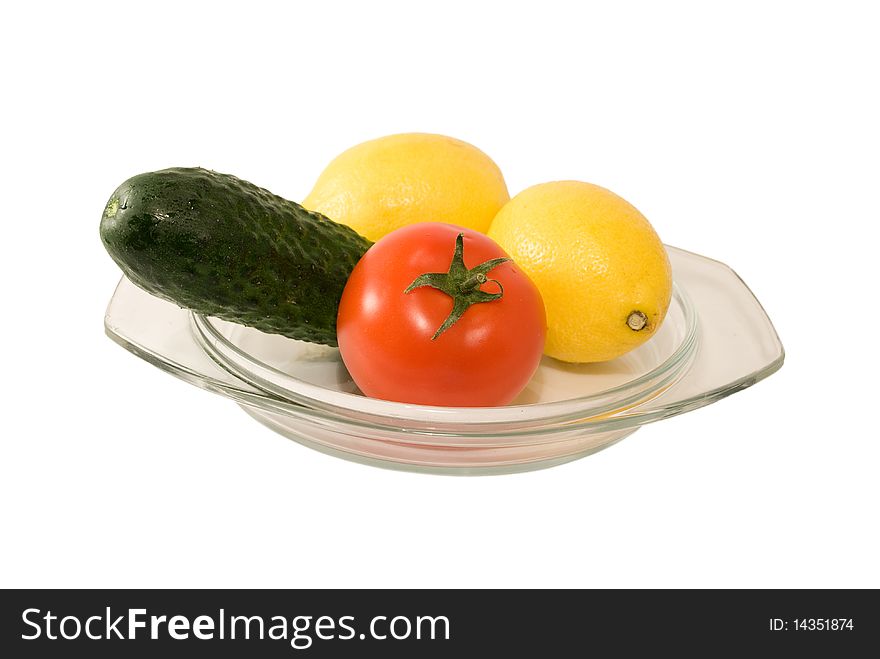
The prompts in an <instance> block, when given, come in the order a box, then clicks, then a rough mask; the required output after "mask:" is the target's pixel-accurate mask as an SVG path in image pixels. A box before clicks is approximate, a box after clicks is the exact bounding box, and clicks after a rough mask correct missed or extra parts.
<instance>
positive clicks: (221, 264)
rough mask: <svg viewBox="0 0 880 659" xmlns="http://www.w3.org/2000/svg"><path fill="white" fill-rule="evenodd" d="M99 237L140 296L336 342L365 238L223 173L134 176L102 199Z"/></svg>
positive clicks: (269, 329) (292, 335)
mask: <svg viewBox="0 0 880 659" xmlns="http://www.w3.org/2000/svg"><path fill="white" fill-rule="evenodd" d="M100 233H101V240H102V241H103V243H104V246H105V247H106V248H107V251H108V252H109V253H110V256H111V257H113V260H114V261H116V263H117V264H118V265H119V267H120V268H122V271H123V272H124V273H125V275H126V276H127V277H128V278H129V279H130V280H131V281H132V282H134V283H135V284H137V285H138V286H140V287H141V288H143V289H144V290H146V291H147V292H149V293H152V294H153V295H156V296H158V297H161V298H164V299H166V300H170V301H171V302H174V303H175V304H177V305H178V306H180V307H183V308H186V309H192V310H193V311H196V312H198V313H200V314H204V315H207V316H215V317H217V318H221V319H223V320H228V321H232V322H235V323H240V324H242V325H247V326H249V327H254V328H256V329H258V330H261V331H263V332H269V333H272V334H282V335H284V336H287V337H290V338H292V339H299V340H302V341H310V342H312V343H322V344H326V345H331V346H335V345H336V312H337V308H338V306H339V299H340V298H341V297H342V290H343V288H344V287H345V283H346V281H348V277H349V275H350V274H351V271H352V269H353V268H354V266H355V264H356V263H357V262H358V261H359V260H360V258H361V256H363V254H364V252H366V251H367V249H368V248H369V247H370V245H371V243H370V241H369V240H367V239H366V238H363V237H362V236H360V235H358V234H357V233H356V232H355V231H354V230H352V229H350V228H349V227H346V226H344V225H341V224H337V223H336V222H333V221H331V220H329V219H328V218H326V217H324V216H323V215H321V214H320V213H313V212H311V211H308V210H306V209H305V208H303V207H302V206H300V205H299V204H297V203H295V202H292V201H288V200H287V199H283V198H282V197H279V196H277V195H274V194H272V193H271V192H269V191H267V190H264V189H262V188H259V187H257V186H256V185H254V184H252V183H248V182H247V181H243V180H241V179H239V178H236V177H235V176H230V175H228V174H218V173H217V172H213V171H209V170H206V169H200V168H174V169H164V170H161V171H158V172H149V173H146V174H139V175H138V176H134V177H132V178H130V179H128V180H127V181H126V182H125V183H123V184H122V185H120V186H119V188H117V190H116V192H114V193H113V195H112V196H111V197H110V200H109V201H108V202H107V205H106V207H105V208H104V214H103V216H102V217H101V230H100Z"/></svg>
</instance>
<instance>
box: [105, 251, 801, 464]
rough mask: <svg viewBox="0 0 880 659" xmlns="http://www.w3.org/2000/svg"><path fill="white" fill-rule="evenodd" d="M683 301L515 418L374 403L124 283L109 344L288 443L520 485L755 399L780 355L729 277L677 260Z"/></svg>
mask: <svg viewBox="0 0 880 659" xmlns="http://www.w3.org/2000/svg"><path fill="white" fill-rule="evenodd" d="M667 249H668V252H669V257H670V259H671V261H672V266H673V273H674V278H675V291H674V295H673V302H672V305H671V307H670V311H669V314H668V316H667V319H666V321H665V322H664V324H663V327H662V328H661V329H660V331H659V332H658V333H657V335H656V336H654V337H653V338H652V339H651V340H650V341H648V342H647V343H646V344H644V345H643V346H641V347H640V348H638V349H636V350H634V351H632V352H630V353H628V354H627V355H624V356H623V357H621V358H619V359H616V360H613V361H611V362H606V363H603V364H590V365H572V364H564V363H562V362H558V361H556V360H553V359H549V358H545V359H544V360H543V361H542V363H541V366H540V367H539V369H538V372H537V373H536V374H535V377H534V378H533V379H532V382H531V383H530V385H529V386H528V387H527V388H526V390H525V391H524V392H523V393H522V394H521V395H520V397H519V398H518V399H517V400H516V401H514V402H513V404H511V405H509V406H505V407H494V408H449V407H430V406H422V405H407V404H401V403H394V402H390V401H383V400H376V399H371V398H366V397H364V396H362V395H361V394H360V392H358V390H357V387H356V386H355V385H354V383H353V382H352V380H351V378H350V377H349V376H348V373H347V371H346V370H345V367H344V365H343V364H342V361H341V360H340V358H339V352H338V350H336V349H334V348H329V347H326V346H317V345H314V344H308V343H303V342H299V341H293V340H291V339H287V338H284V337H281V336H276V335H269V334H264V333H262V332H259V331H257V330H254V329H252V328H247V327H243V326H240V325H236V324H233V323H227V322H224V321H220V320H217V319H213V318H205V317H202V316H199V315H197V314H193V313H191V312H189V311H186V310H183V309H180V308H178V307H176V306H175V305H173V304H171V303H169V302H166V301H164V300H160V299H158V298H155V297H153V296H151V295H149V294H148V293H146V292H144V291H142V290H141V289H139V288H137V287H136V286H134V285H133V284H132V283H131V282H129V281H128V280H127V279H125V278H123V279H122V280H121V281H120V283H119V286H118V287H117V289H116V292H115V293H114V295H113V298H112V300H111V301H110V305H109V307H108V309H107V315H106V318H105V327H106V331H107V334H108V335H109V336H110V337H111V338H112V339H114V340H115V341H116V342H118V343H120V344H121V345H122V346H124V347H125V348H127V349H128V350H130V351H131V352H133V353H134V354H136V355H138V356H140V357H142V358H143V359H145V360H147V361H149V362H150V363H152V364H154V365H156V366H158V367H159V368H162V369H163V370H165V371H167V372H170V373H172V374H174V375H177V376H178V377H181V378H183V379H185V380H187V381H188V382H191V383H193V384H195V385H197V386H200V387H202V388H204V389H208V390H210V391H214V392H216V393H220V394H222V395H224V396H227V397H229V398H231V399H232V400H234V401H236V402H237V403H239V404H240V405H241V406H242V407H243V408H244V410H245V411H246V412H248V413H249V414H250V415H251V416H253V417H255V418H256V419H257V420H259V421H260V422H261V423H263V424H264V425H266V426H268V427H270V428H272V429H273V430H275V431H277V432H279V433H281V434H282V435H284V436H286V437H289V438H291V439H294V440H296V441H299V442H301V443H303V444H306V445H308V446H310V447H312V448H315V449H318V450H321V451H324V452H327V453H331V454H333V455H337V456H339V457H344V458H348V459H352V460H356V461H359V462H366V463H368V464H374V465H378V466H385V467H392V468H400V469H410V470H417V471H430V472H439V473H456V474H482V473H510V472H516V471H524V470H528V469H537V468H542V467H548V466H552V465H555V464H560V463H562V462H567V461H569V460H573V459H576V458H579V457H583V456H585V455H589V454H590V453H593V452H595V451H597V450H599V449H602V448H605V447H607V446H610V445H611V444H613V443H614V442H616V441H619V440H620V439H622V438H623V437H625V436H627V435H629V434H630V433H632V432H634V431H635V430H637V429H638V428H639V427H640V426H642V425H644V424H646V423H650V422H652V421H657V420H659V419H663V418H666V417H669V416H674V415H676V414H681V413H683V412H687V411H689V410H692V409H696V408H698V407H702V406H704V405H708V404H709V403H712V402H714V401H716V400H719V399H721V398H723V397H725V396H728V395H730V394H732V393H735V392H736V391H739V390H741V389H744V388H746V387H748V386H750V385H752V384H754V383H755V382H758V381H759V380H761V379H763V378H765V377H767V376H768V375H770V374H771V373H773V372H775V371H776V370H777V369H779V368H780V366H781V365H782V362H783V359H784V351H783V348H782V345H781V343H780V341H779V338H778V336H777V335H776V332H775V330H774V329H773V325H772V324H771V322H770V320H769V318H768V317H767V315H766V313H765V312H764V310H763V308H762V307H761V305H760V303H759V302H758V301H757V299H755V297H754V295H753V294H752V293H751V291H750V290H749V289H748V287H747V286H746V285H745V284H744V283H743V281H742V280H741V279H740V278H739V277H738V276H737V275H736V273H734V272H733V271H732V270H731V269H730V268H728V267H727V266H726V265H724V264H722V263H719V262H717V261H713V260H711V259H708V258H705V257H702V256H699V255H696V254H692V253H690V252H686V251H684V250H681V249H677V248H673V247H668V248H667Z"/></svg>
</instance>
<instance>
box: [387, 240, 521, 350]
mask: <svg viewBox="0 0 880 659" xmlns="http://www.w3.org/2000/svg"><path fill="white" fill-rule="evenodd" d="M507 261H510V259H509V258H507V257H502V258H497V259H489V260H488V261H484V262H483V263H481V264H480V265H478V266H475V267H473V268H471V269H470V270H468V268H467V266H466V265H465V264H464V234H463V233H460V234H458V236H456V238H455V250H454V251H453V253H452V262H451V263H450V264H449V270H448V271H447V272H426V273H425V274H422V275H419V276H418V277H416V278H415V280H414V281H413V283H411V284H410V285H409V286H408V287H407V288H406V290H405V291H404V294H406V293H409V292H410V291H412V290H415V289H416V288H421V287H422V286H430V287H431V288H436V289H437V290H438V291H442V292H444V293H446V294H447V295H448V296H449V297H451V298H452V311H451V312H449V315H448V316H447V317H446V320H444V321H443V324H442V325H440V327H438V328H437V331H436V332H434V336H432V337H431V340H432V341H433V340H435V339H436V338H437V337H438V336H440V335H441V334H443V332H445V331H446V330H448V329H449V328H450V327H452V326H453V325H454V324H455V323H456V322H458V320H459V318H461V317H462V316H463V315H464V312H465V311H467V310H468V309H469V308H470V307H471V305H474V304H480V303H482V302H492V301H494V300H499V299H501V297H502V296H503V295H504V287H503V286H502V285H501V282H500V281H498V280H497V279H489V278H488V277H487V276H486V274H487V273H488V272H489V271H490V270H492V269H493V268H496V267H497V266H499V265H501V264H502V263H505V262H507ZM489 282H492V283H495V284H498V292H497V293H489V292H487V291H484V290H481V289H480V286H482V285H483V284H486V283H489Z"/></svg>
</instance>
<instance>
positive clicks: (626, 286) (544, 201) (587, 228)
mask: <svg viewBox="0 0 880 659" xmlns="http://www.w3.org/2000/svg"><path fill="white" fill-rule="evenodd" d="M489 237H490V238H492V239H493V240H495V242H497V243H498V244H499V245H501V247H502V248H503V249H504V250H505V251H506V252H507V253H508V254H509V255H510V256H511V257H512V258H513V260H514V261H515V262H516V263H517V264H518V265H519V267H520V268H522V269H523V270H524V271H525V273H526V274H527V275H528V276H529V277H530V278H531V279H532V281H534V282H535V284H536V285H537V287H538V289H539V290H540V291H541V295H542V296H543V298H544V307H545V308H546V311H547V342H546V344H545V348H544V352H545V354H547V355H549V356H551V357H555V358H557V359H560V360H563V361H567V362H598V361H605V360H609V359H614V358H615V357H618V356H620V355H622V354H624V353H626V352H628V351H630V350H632V349H633V348H635V347H637V346H639V345H641V344H642V343H644V342H645V341H647V340H648V339H649V338H651V336H653V335H654V334H655V333H656V331H657V329H658V328H659V327H660V324H661V323H662V322H663V319H664V317H665V316H666V311H667V309H668V308H669V300H670V297H671V295H672V269H671V267H670V265H669V258H668V257H667V255H666V250H665V249H664V248H663V244H662V243H661V242H660V238H659V237H658V236H657V233H656V232H655V231H654V229H653V227H652V226H651V224H650V223H649V222H648V220H647V219H645V216H644V215H642V214H641V213H640V212H639V211H638V210H637V209H636V208H635V207H634V206H632V205H631V204H630V203H629V202H627V201H626V200H624V199H622V198H621V197H618V196H617V195H616V194H614V193H613V192H611V191H610V190H606V189H605V188H602V187H599V186H598V185H593V184H591V183H582V182H580V181H556V182H553V183H543V184H541V185H536V186H534V187H531V188H528V189H527V190H524V191H523V192H521V193H520V194H518V195H516V196H515V197H514V198H513V199H511V200H510V201H509V202H508V203H507V204H506V205H505V206H504V208H502V209H501V211H500V212H499V213H498V215H497V216H496V217H495V219H494V220H493V221H492V225H491V227H490V228H489Z"/></svg>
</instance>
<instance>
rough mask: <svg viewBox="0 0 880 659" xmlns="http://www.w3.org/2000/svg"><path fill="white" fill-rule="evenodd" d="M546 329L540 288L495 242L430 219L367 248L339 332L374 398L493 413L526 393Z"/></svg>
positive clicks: (349, 362) (345, 356) (350, 363)
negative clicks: (491, 409) (491, 408)
mask: <svg viewBox="0 0 880 659" xmlns="http://www.w3.org/2000/svg"><path fill="white" fill-rule="evenodd" d="M477 266H480V267H477ZM546 326H547V322H546V316H545V313H544V303H543V301H542V300H541V294H540V293H539V292H538V289H537V287H536V286H535V285H534V284H533V283H532V281H531V280H530V279H529V278H528V277H527V276H526V274H525V273H524V272H523V271H522V270H520V269H519V268H518V267H517V266H516V264H515V263H514V262H513V261H511V260H510V259H509V257H508V256H507V254H506V253H505V252H504V251H503V250H502V249H501V248H500V247H499V246H498V245H497V244H495V242H493V241H492V240H491V239H490V238H488V237H487V236H485V235H483V234H481V233H478V232H476V231H473V230H470V229H465V228H462V227H458V226H454V225H451V224H439V223H435V222H425V223H421V224H412V225H409V226H405V227H403V228H401V229H398V230H396V231H393V232H391V233H389V234H387V235H386V236H385V237H383V238H381V239H380V240H379V241H378V242H377V243H376V244H374V245H373V246H372V247H370V249H369V250H367V253H366V254H364V256H363V258H361V260H360V261H359V262H358V264H357V265H356V266H355V268H354V270H353V271H352V273H351V276H350V277H349V280H348V282H347V284H346V286H345V290H344V291H343V293H342V300H341V302H340V305H339V316H338V318H337V326H336V332H337V339H338V341H339V350H340V353H341V355H342V360H343V361H344V362H345V366H346V367H347V368H348V371H349V373H350V374H351V377H352V378H353V379H354V381H355V383H356V384H357V385H358V387H360V389H361V391H362V392H363V393H364V394H365V395H367V396H370V397H373V398H381V399H385V400H393V401H399V402H404V403H417V404H423V405H445V406H461V407H488V406H496V405H506V404H508V403H510V402H511V401H512V400H513V399H514V398H515V397H516V396H517V394H519V393H520V392H521V391H522V390H523V388H525V386H526V384H527V383H528V382H529V380H530V379H531V377H532V375H534V373H535V370H536V369H537V367H538V363H539V362H540V360H541V354H542V352H543V350H544V339H545V336H546V331H547V329H546Z"/></svg>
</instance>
